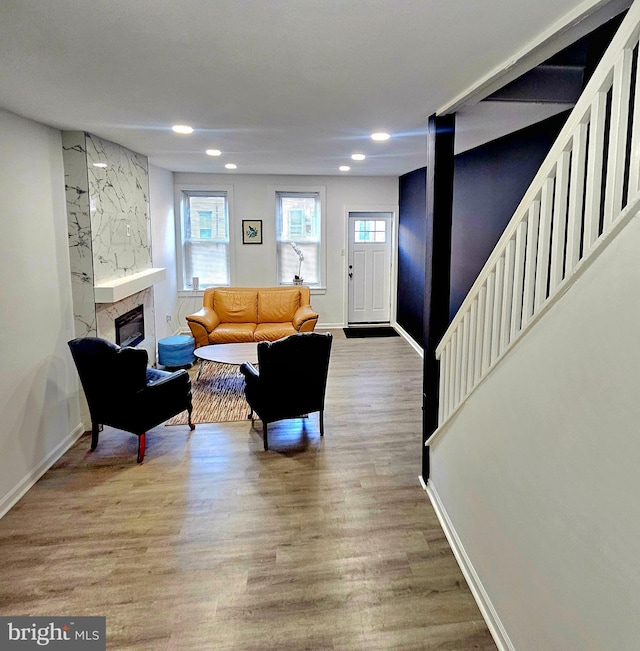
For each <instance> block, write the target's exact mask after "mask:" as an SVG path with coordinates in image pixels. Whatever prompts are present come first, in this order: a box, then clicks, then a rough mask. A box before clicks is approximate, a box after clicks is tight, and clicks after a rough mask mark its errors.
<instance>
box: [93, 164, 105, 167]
mask: <svg viewBox="0 0 640 651" xmlns="http://www.w3.org/2000/svg"><path fill="white" fill-rule="evenodd" d="M93 166H94V167H106V166H107V164H106V163H94V164H93Z"/></svg>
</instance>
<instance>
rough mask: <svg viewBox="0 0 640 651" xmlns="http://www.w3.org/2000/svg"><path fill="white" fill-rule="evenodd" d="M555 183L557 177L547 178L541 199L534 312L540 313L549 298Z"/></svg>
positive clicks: (543, 185)
mask: <svg viewBox="0 0 640 651" xmlns="http://www.w3.org/2000/svg"><path fill="white" fill-rule="evenodd" d="M554 184H555V179H554V178H553V177H550V178H547V179H545V181H544V183H543V184H542V196H541V199H540V226H539V227H538V261H537V264H536V296H535V301H534V314H537V313H538V311H539V310H540V308H541V307H542V305H543V304H544V302H545V301H546V300H547V283H548V280H549V253H550V251H549V249H550V245H551V219H552V217H553V187H554Z"/></svg>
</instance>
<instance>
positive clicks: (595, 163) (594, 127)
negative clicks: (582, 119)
mask: <svg viewBox="0 0 640 651" xmlns="http://www.w3.org/2000/svg"><path fill="white" fill-rule="evenodd" d="M606 108H607V94H606V92H603V91H601V92H599V93H596V96H595V97H594V99H593V102H591V118H590V120H589V153H588V155H587V191H586V195H585V209H584V240H583V250H584V254H583V255H586V254H587V252H588V251H590V250H591V247H592V246H593V243H594V242H595V241H596V239H597V237H598V231H599V224H600V198H601V196H602V165H603V156H604V136H605V134H604V126H605V118H606Z"/></svg>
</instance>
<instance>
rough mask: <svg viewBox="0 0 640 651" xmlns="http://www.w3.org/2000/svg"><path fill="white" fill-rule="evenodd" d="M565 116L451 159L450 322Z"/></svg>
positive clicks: (562, 114) (567, 114)
mask: <svg viewBox="0 0 640 651" xmlns="http://www.w3.org/2000/svg"><path fill="white" fill-rule="evenodd" d="M568 116H569V112H568V111H566V112H563V113H560V114H559V115H556V116H554V117H552V118H549V119H547V120H544V121H542V122H539V123H538V124H535V125H533V126H531V127H527V128H526V129H522V130H521V131H517V132H515V133H512V134H510V135H508V136H505V137H503V138H499V139H498V140H494V141H493V142H490V143H487V144H486V145H481V146H480V147H476V148H475V149H472V150H470V151H467V152H463V153H462V154H459V155H458V156H456V157H455V169H454V193H453V226H452V240H451V295H450V302H449V316H450V319H451V318H453V316H454V315H455V313H456V312H457V311H458V308H459V307H460V305H461V304H462V301H463V300H464V298H465V296H466V295H467V293H468V292H469V289H471V286H472V285H473V283H474V282H475V280H476V278H477V276H478V274H479V273H480V271H481V269H482V267H483V266H484V264H485V262H486V261H487V259H488V257H489V255H490V254H491V252H492V251H493V248H494V247H495V245H496V243H497V242H498V240H499V239H500V236H501V235H502V233H503V232H504V229H505V228H506V226H507V224H508V223H509V220H510V219H511V217H512V216H513V213H514V212H515V209H516V208H517V207H518V204H519V203H520V200H521V199H522V197H523V195H524V193H525V192H526V190H527V188H528V187H529V185H530V184H531V181H532V180H533V177H534V176H535V174H536V172H537V171H538V168H539V167H540V165H541V163H542V161H543V160H544V158H545V156H546V155H547V153H548V152H549V149H550V148H551V145H552V144H553V143H554V141H555V139H556V137H557V135H558V133H559V131H560V129H561V128H562V126H563V125H564V123H565V121H566V119H567V117H568ZM400 217H401V218H402V210H401V211H400Z"/></svg>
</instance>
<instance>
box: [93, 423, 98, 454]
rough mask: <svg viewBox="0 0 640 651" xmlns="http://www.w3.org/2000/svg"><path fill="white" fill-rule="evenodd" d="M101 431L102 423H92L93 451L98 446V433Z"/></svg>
mask: <svg viewBox="0 0 640 651" xmlns="http://www.w3.org/2000/svg"><path fill="white" fill-rule="evenodd" d="M99 433H100V425H99V424H98V423H91V452H93V451H94V450H95V449H96V448H97V447H98V434H99Z"/></svg>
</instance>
